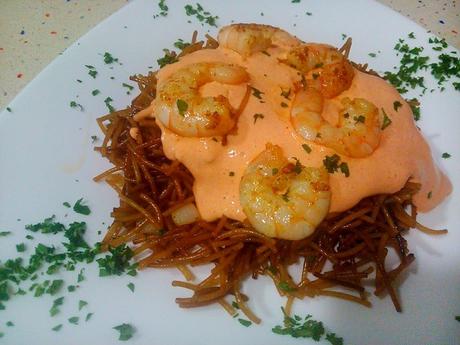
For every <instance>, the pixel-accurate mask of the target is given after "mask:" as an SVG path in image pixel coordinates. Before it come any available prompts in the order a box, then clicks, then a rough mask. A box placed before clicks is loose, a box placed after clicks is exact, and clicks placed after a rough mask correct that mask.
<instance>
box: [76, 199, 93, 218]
mask: <svg viewBox="0 0 460 345" xmlns="http://www.w3.org/2000/svg"><path fill="white" fill-rule="evenodd" d="M73 210H74V211H75V212H77V213H79V214H83V215H85V216H87V215H89V214H90V213H91V210H90V209H89V207H88V206H87V205H84V204H83V198H81V199H78V200H77V202H76V203H75V205H73Z"/></svg>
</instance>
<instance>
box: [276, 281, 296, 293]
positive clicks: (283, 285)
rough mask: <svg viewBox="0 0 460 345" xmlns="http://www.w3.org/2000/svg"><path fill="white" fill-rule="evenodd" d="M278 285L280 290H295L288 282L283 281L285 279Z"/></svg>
mask: <svg viewBox="0 0 460 345" xmlns="http://www.w3.org/2000/svg"><path fill="white" fill-rule="evenodd" d="M278 287H279V288H280V290H282V291H284V292H292V291H295V289H294V288H293V287H292V286H290V285H289V283H288V282H285V281H282V282H280V283H279V284H278Z"/></svg>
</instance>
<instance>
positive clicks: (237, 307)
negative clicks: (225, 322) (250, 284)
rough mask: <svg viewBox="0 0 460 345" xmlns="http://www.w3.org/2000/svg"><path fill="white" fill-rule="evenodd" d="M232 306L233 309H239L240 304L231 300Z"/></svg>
mask: <svg viewBox="0 0 460 345" xmlns="http://www.w3.org/2000/svg"><path fill="white" fill-rule="evenodd" d="M232 307H233V308H235V309H240V306H239V305H238V303H236V302H235V301H233V302H232Z"/></svg>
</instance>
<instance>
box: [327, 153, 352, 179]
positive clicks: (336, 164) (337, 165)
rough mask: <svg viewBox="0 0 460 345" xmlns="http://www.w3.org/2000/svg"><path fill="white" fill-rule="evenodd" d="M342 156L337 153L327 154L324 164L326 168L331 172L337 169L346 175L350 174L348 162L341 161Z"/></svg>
mask: <svg viewBox="0 0 460 345" xmlns="http://www.w3.org/2000/svg"><path fill="white" fill-rule="evenodd" d="M340 160H341V159H340V156H339V155H337V154H333V155H332V156H326V157H325V158H324V159H323V165H324V167H325V168H326V170H327V172H328V173H329V174H333V173H335V172H337V171H339V169H340V172H342V173H343V174H344V175H345V177H349V176H350V170H349V168H348V164H347V163H346V162H340Z"/></svg>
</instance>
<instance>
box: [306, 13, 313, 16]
mask: <svg viewBox="0 0 460 345" xmlns="http://www.w3.org/2000/svg"><path fill="white" fill-rule="evenodd" d="M305 14H306V15H307V16H311V15H312V14H313V13H311V12H305Z"/></svg>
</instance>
